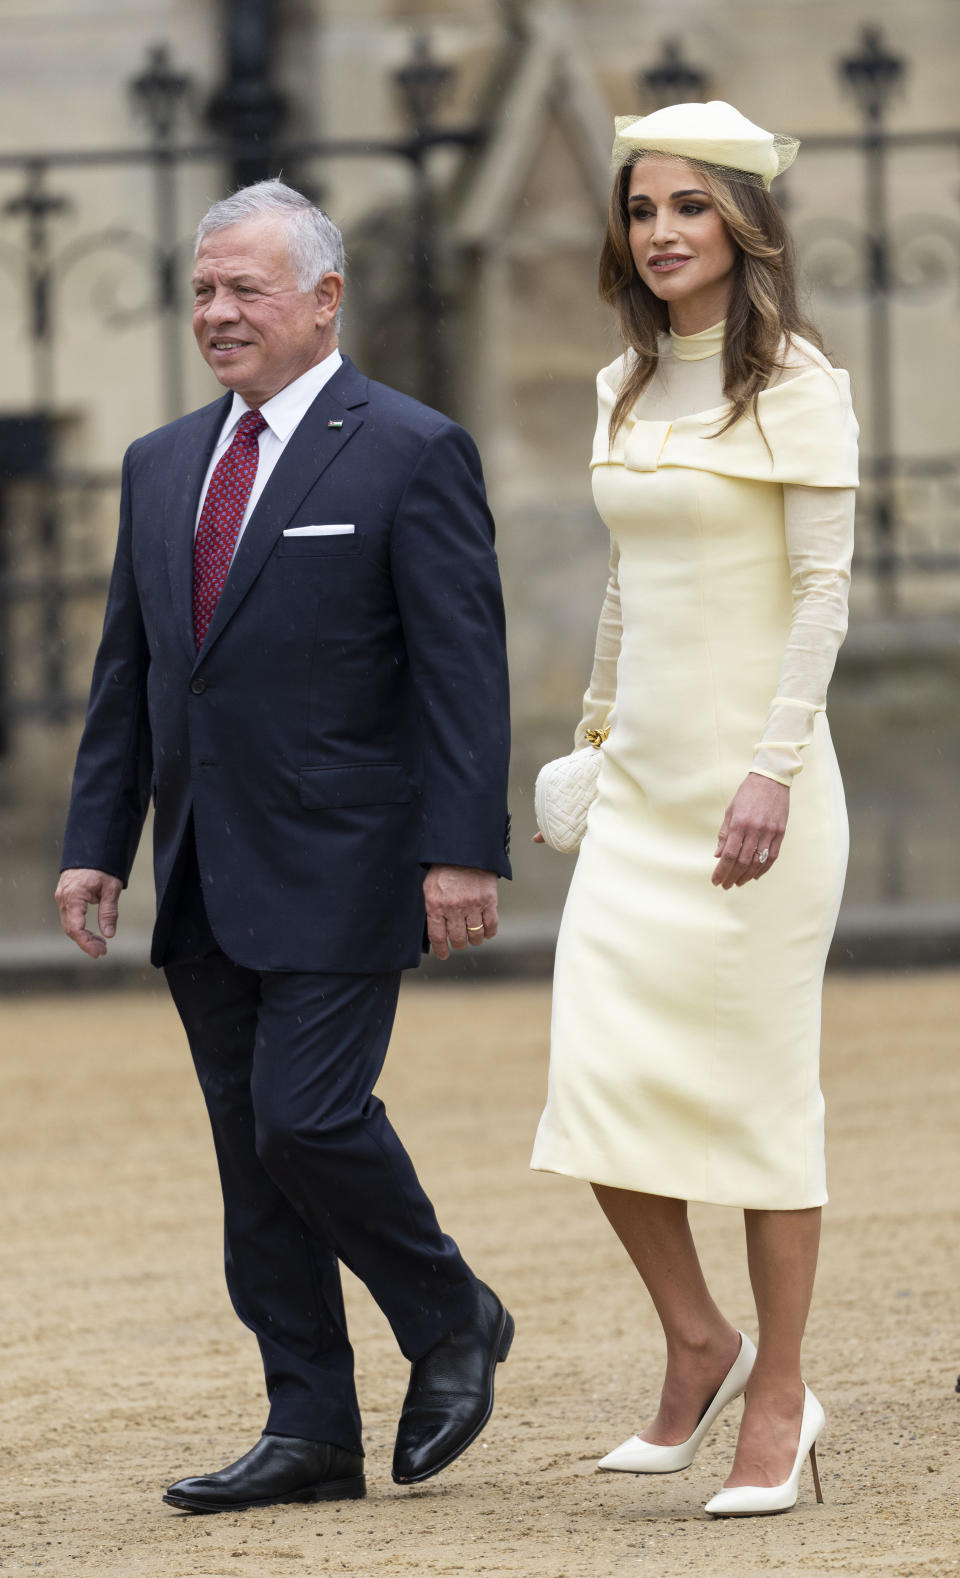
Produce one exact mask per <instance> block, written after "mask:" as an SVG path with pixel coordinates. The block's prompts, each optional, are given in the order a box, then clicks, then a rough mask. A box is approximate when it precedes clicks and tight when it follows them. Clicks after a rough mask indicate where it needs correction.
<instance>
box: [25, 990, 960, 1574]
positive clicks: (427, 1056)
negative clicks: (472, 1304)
mask: <svg viewBox="0 0 960 1578" xmlns="http://www.w3.org/2000/svg"><path fill="white" fill-rule="evenodd" d="M97 968H103V966H97ZM547 1008H548V993H547V989H546V987H544V986H539V985H536V986H514V987H507V986H500V987H471V988H449V987H444V986H437V985H433V984H431V985H425V986H416V987H410V988H408V989H407V992H406V995H405V998H404V1001H403V1003H402V1008H401V1017H400V1021H399V1024H398V1028H397V1033H396V1037H395V1042H394V1047H393V1050H392V1053H391V1059H390V1065H389V1071H388V1075H387V1077H386V1078H385V1080H384V1082H383V1089H384V1093H385V1095H386V1098H387V1100H388V1102H389V1104H390V1106H391V1109H392V1112H393V1116H394V1119H395V1121H396V1123H397V1125H398V1127H399V1128H400V1130H401V1132H402V1133H403V1134H404V1136H405V1138H406V1140H407V1142H408V1145H409V1147H410V1149H411V1150H412V1152H413V1154H414V1156H415V1157H416V1159H417V1161H418V1164H419V1166H420V1170H421V1173H422V1175H423V1177H424V1180H425V1182H426V1184H427V1185H428V1187H429V1189H430V1190H431V1192H432V1193H433V1195H434V1197H435V1199H436V1201H437V1203H438V1206H439V1209H440V1213H441V1218H442V1220H443V1221H444V1222H445V1224H446V1225H447V1226H448V1227H449V1229H450V1230H451V1231H453V1232H454V1233H455V1234H456V1235H457V1236H458V1237H459V1239H460V1242H461V1244H462V1245H463V1248H464V1249H465V1251H466V1252H467V1254H468V1256H469V1257H470V1259H471V1260H472V1261H473V1262H474V1264H475V1265H476V1267H477V1268H478V1270H480V1272H481V1273H482V1274H483V1275H485V1276H486V1277H488V1278H489V1279H490V1280H491V1281H492V1282H494V1283H495V1284H496V1286H497V1288H498V1289H499V1290H500V1291H501V1292H502V1294H503V1296H504V1297H505V1299H506V1300H507V1301H508V1302H509V1304H510V1306H511V1308H512V1309H513V1311H514V1313H515V1315H516V1317H517V1327H518V1336H517V1341H516V1343H515V1345H514V1349H513V1353H512V1354H511V1357H510V1361H509V1363H508V1364H506V1365H505V1366H503V1367H501V1369H500V1371H499V1385H498V1407H497V1411H496V1413H495V1415H494V1418H493V1420H492V1422H491V1424H490V1426H489V1427H488V1429H487V1431H486V1432H485V1434H484V1436H483V1437H482V1438H481V1440H480V1442H478V1443H477V1444H476V1445H475V1446H474V1447H473V1449H472V1450H471V1451H470V1452H469V1453H468V1454H467V1455H466V1456H465V1457H464V1458H462V1459H461V1460H460V1462H459V1463H457V1464H456V1465H455V1466H454V1467H453V1468H451V1469H450V1470H448V1471H447V1473H446V1474H444V1475H443V1476H441V1477H440V1478H439V1479H437V1480H434V1481H433V1482H431V1483H430V1484H428V1485H427V1486H425V1487H423V1488H421V1489H420V1490H417V1491H408V1490H401V1489H399V1488H398V1487H396V1486H394V1485H393V1484H392V1482H391V1480H390V1473H389V1465H390V1455H391V1450H392V1441H393V1431H394V1427H395V1421H396V1417H397V1412H398V1409H399V1405H400V1401H401V1398H402V1395H403V1390H404V1386H405V1382H406V1367H405V1365H404V1364H403V1362H402V1360H401V1359H400V1358H399V1356H398V1354H397V1353H396V1351H395V1349H394V1347H393V1343H392V1340H391V1337H390V1333H389V1331H388V1329H387V1327H386V1325H385V1323H384V1321H383V1318H382V1316H381V1315H380V1313H379V1311H378V1310H377V1309H376V1308H375V1307H374V1306H373V1304H372V1303H371V1301H370V1299H369V1298H368V1296H367V1294H366V1292H365V1290H364V1289H362V1288H360V1287H359V1286H358V1285H357V1284H356V1283H351V1284H350V1287H349V1288H348V1297H349V1302H350V1307H351V1315H352V1320H353V1327H354V1332H355V1341H356V1346H357V1350H358V1359H359V1369H360V1383H359V1384H360V1387H361V1398H362V1403H363V1407H364V1415H365V1423H366V1444H367V1451H368V1458H367V1464H368V1483H369V1493H368V1498H367V1500H366V1501H365V1502H354V1503H345V1504H340V1505H333V1506H327V1507H308V1508H304V1507H290V1508H272V1509H268V1510H263V1511H258V1512H248V1513H243V1514H233V1515H226V1516H220V1517H213V1518H193V1517H189V1516H184V1515H180V1514H177V1513H175V1512H174V1511H172V1509H170V1508H167V1507H165V1506H163V1505H162V1503H161V1501H160V1494H161V1491H162V1488H163V1486H164V1484H165V1483H166V1482H167V1481H168V1480H170V1479H171V1478H174V1477H177V1476H179V1475H181V1474H184V1473H190V1472H202V1471H205V1470H209V1469H211V1468H214V1467H219V1466H221V1465H222V1464H223V1463H225V1462H227V1461H229V1460H230V1459H231V1458H233V1457H234V1456H237V1455H239V1453H240V1452H242V1451H244V1450H246V1448H247V1447H248V1446H250V1445H251V1444H252V1442H253V1440H254V1439H255V1438H256V1436H257V1434H258V1433H259V1429H260V1426H261V1422H262V1419H263V1413H264V1408H263V1401H262V1397H261V1392H260V1377H259V1371H258V1359H257V1355H256V1351H255V1348H254V1345H253V1341H252V1339H251V1338H250V1337H249V1336H248V1335H247V1334H246V1333H245V1332H244V1331H243V1329H242V1328H241V1327H240V1326H239V1324H238V1323H237V1322H236V1320H235V1319H234V1317H233V1315H232V1312H231V1311H230V1309H229V1307H228V1304H227V1300H226V1295H225V1293H224V1290H223V1286H222V1280H221V1270H220V1266H219V1258H220V1220H219V1200H218V1193H217V1185H216V1180H215V1175H214V1170H213V1163H212V1156H211V1147H210V1144H209V1139H208V1134H207V1128H206V1119H205V1115H204V1113H203V1110H202V1107H201V1103H200V1099H199V1095H198V1093H197V1091H196V1089H195V1088H194V1084H193V1080H192V1075H191V1072H190V1070H189V1067H188V1062H187V1056H186V1052H185V1049H184V1046H183V1045H182V1042H181V1037H180V1032H179V1028H178V1025H177V1023H176V1022H175V1019H174V1016H173V1012H172V1009H171V1008H170V1007H169V1005H168V1004H167V1002H166V1000H165V998H164V997H163V996H161V995H159V994H158V995H148V994H144V995H138V996H118V995H111V996H104V997H100V996H95V997H89V998H88V997H84V999H83V1000H81V1001H73V1002H71V1001H70V1000H69V999H67V998H52V999H46V1000H34V1001H24V1002H21V1003H17V1004H14V1003H11V1002H10V1001H9V1000H8V1001H6V1002H4V1003H0V1042H2V1058H0V1180H2V1199H3V1217H2V1221H3V1231H2V1241H0V1266H2V1282H0V1345H2V1355H3V1364H2V1377H3V1381H2V1388H3V1389H2V1399H0V1408H2V1489H0V1496H2V1514H0V1572H2V1574H3V1575H4V1578H8V1575H13V1574H17V1575H20V1574H32V1573H35V1572H41V1573H46V1574H56V1575H57V1578H63V1575H69V1578H100V1575H101V1574H104V1575H107V1574H109V1575H114V1574H117V1575H123V1578H200V1575H204V1578H263V1575H276V1578H309V1575H313V1574H333V1575H337V1574H343V1573H346V1574H351V1575H357V1578H379V1575H381V1574H382V1575H386V1574H391V1575H397V1578H411V1575H419V1574H424V1575H426V1574H429V1575H435V1578H445V1575H453V1574H485V1575H493V1578H500V1575H502V1578H528V1575H529V1578H534V1575H536V1578H619V1575H622V1574H646V1573H649V1574H656V1575H657V1578H672V1575H675V1574H676V1575H680V1574H692V1573H697V1574H704V1575H710V1578H716V1575H719V1578H726V1575H730V1578H734V1575H735V1578H754V1575H759V1574H767V1573H777V1574H780V1575H783V1578H792V1575H800V1574H802V1575H804V1578H808V1575H811V1578H816V1575H819V1574H834V1575H843V1578H868V1575H872V1574H877V1575H883V1578H940V1575H943V1574H955V1573H960V1542H958V1533H960V1525H958V1521H957V1508H958V1489H960V1468H958V1462H957V1445H956V1433H957V1424H958V1421H960V1397H958V1396H956V1395H954V1390H953V1388H954V1382H955V1379H956V1376H957V1372H958V1370H960V1329H958V1323H957V1321H956V1310H957V1299H956V1271H957V1266H956V1237H957V1231H956V1229H957V1216H956V1208H957V1203H958V1201H957V1197H958V1192H960V1187H958V1185H960V1179H958V1171H960V1169H958V1166H957V1127H958V1124H957V1119H958V1112H960V1067H958V1061H957V1055H956V1053H957V1040H958V1034H957V1026H958V1021H960V977H958V976H950V975H930V976H923V977H914V978H912V979H896V980H894V979H876V978H863V977H861V978H842V977H836V978H834V979H833V980H832V981H831V982H830V983H829V988H828V993H827V1003H826V1028H825V1059H824V1061H825V1087H826V1092H827V1098H828V1115H829V1133H830V1162H831V1186H832V1197H833V1198H832V1204H831V1207H830V1210H829V1214H828V1217H827V1226H826V1235H825V1243H824V1250H823V1257H822V1263H821V1274H820V1279H819V1284H818V1291H817V1296H816V1301H815V1307H814V1311H813V1316H812V1319H811V1325H810V1331H809V1339H808V1347H807V1370H808V1378H809V1380H810V1382H811V1384H812V1385H813V1387H814V1388H815V1390H816V1391H817V1393H818V1394H819V1396H820V1397H821V1399H822V1401H823V1402H824V1403H825V1406H826V1409H827V1415H828V1427H827V1432H826V1433H825V1435H824V1437H823V1438H822V1449H821V1454H820V1456H821V1472H822V1475H823V1484H824V1495H825V1498H826V1504H825V1505H824V1506H823V1507H817V1506H816V1504H815V1503H814V1500H813V1495H812V1489H811V1486H810V1484H809V1481H808V1480H806V1479H805V1480H804V1482H803V1487H802V1493H801V1501H800V1505H799V1506H798V1508H797V1509H796V1510H795V1511H794V1512H793V1513H791V1514H788V1515H787V1516H785V1517H781V1518H771V1519H757V1520H751V1521H745V1522H740V1521H730V1522H714V1521H713V1520H711V1519H708V1518H707V1517H706V1516H705V1515H704V1513H703V1511H702V1506H703V1502H704V1501H705V1500H706V1498H707V1497H708V1496H709V1495H710V1494H711V1493H712V1491H713V1490H714V1489H715V1488H716V1487H718V1486H719V1484H720V1483H721V1482H722V1480H723V1477H724V1475H725V1473H726V1471H727V1465H728V1463H729V1460H730V1457H731V1453H732V1444H733V1440H734V1432H735V1429H736V1414H737V1410H736V1409H731V1410H729V1411H728V1414H727V1415H725V1416H724V1417H723V1419H722V1420H721V1422H720V1425H719V1427H718V1429H717V1431H716V1433H715V1435H714V1437H713V1438H712V1439H711V1440H710V1442H709V1443H708V1445H707V1446H706V1447H705V1448H704V1449H703V1450H702V1452H701V1454H700V1456H699V1458H698V1459H697V1461H696V1463H695V1465H694V1466H693V1468H692V1469H691V1470H690V1471H689V1472H688V1473H686V1474H680V1475H675V1476H671V1477H669V1478H664V1479H652V1478H648V1479H639V1478H634V1477H633V1476H626V1475H624V1476H620V1475H597V1474H595V1472H594V1463H595V1460H596V1458H597V1457H598V1455H599V1454H600V1453H602V1452H603V1451H605V1450H606V1449H608V1448H609V1447H611V1446H612V1445H614V1444H616V1443H617V1442H618V1441H620V1440H621V1439H622V1438H623V1437H624V1436H626V1435H628V1434H629V1433H630V1432H631V1431H632V1430H633V1429H635V1428H638V1427H639V1426H640V1424H641V1422H642V1421H643V1420H644V1419H645V1418H646V1416H647V1415H648V1414H649V1412H650V1409H651V1405H652V1402H653V1399H654V1396H655V1393H656V1390H657V1385H658V1375H659V1370H660V1364H661V1346H660V1341H659V1339H658V1336H657V1328H656V1324H655V1321H654V1317H653V1315H652V1313H651V1311H650V1310H649V1308H648V1306H647V1302H646V1298H645V1295H644V1294H643V1292H642V1291H641V1289H640V1288H639V1286H638V1285H637V1284H636V1282H635V1279H634V1277H633V1275H632V1273H631V1270H630V1268H629V1266H628V1264H627V1263H626V1261H625V1259H624V1258H623V1256H622V1252H621V1251H620V1250H619V1248H618V1246H617V1245H616V1243H615V1242H614V1241H613V1239H612V1237H611V1235H610V1234H609V1232H608V1231H607V1230H606V1228H605V1227H604V1226H603V1224H602V1222H601V1219H600V1217H599V1213H598V1211H597V1209H596V1207H595V1206H594V1204H593V1203H592V1200H591V1198H590V1196H589V1193H588V1191H587V1189H586V1187H585V1186H581V1185H577V1184H575V1183H573V1182H571V1181H569V1180H565V1179H558V1178H551V1177H545V1176H542V1175H535V1174H531V1173H529V1172H528V1171H527V1165H526V1164H527V1156H528V1150H529V1144H530V1138H531V1134H532V1132H533V1128H534V1125H535V1121H536V1117H537V1115H538V1112H539V1108H540V1103H541V1096H542V1091H543V1082H544V1069H545V1058H546V1044H545V1032H546V1023H547ZM771 1008H772V1011H775V1010H776V1005H775V1004H773V1005H771ZM427 1092H430V1093H431V1095H430V1099H429V1100H427V1099H426V1097H427ZM695 1214H696V1223H697V1226H698V1229H699V1230H700V1236H701V1240H702V1244H703V1248H704V1259H705V1262H706V1264H707V1268H708V1272H709V1275H710V1277H711V1279H712V1281H713V1283H714V1285H715V1288H716V1290H717V1292H718V1294H719V1295H720V1297H721V1300H722V1302H723V1303H724V1304H725V1306H726V1308H727V1310H728V1312H729V1314H730V1315H731V1317H732V1318H733V1319H734V1320H735V1321H737V1322H738V1323H741V1324H743V1323H746V1324H747V1325H748V1326H750V1324H751V1320H752V1316H751V1303H750V1298H749V1291H748V1284H747V1281H746V1274H745V1268H744V1260H743V1249H742V1231H741V1224H740V1222H739V1220H738V1217H737V1214H736V1213H734V1212H730V1211H719V1210H713V1209H707V1208H702V1207H701V1208H699V1209H698V1210H697V1211H696V1213H695Z"/></svg>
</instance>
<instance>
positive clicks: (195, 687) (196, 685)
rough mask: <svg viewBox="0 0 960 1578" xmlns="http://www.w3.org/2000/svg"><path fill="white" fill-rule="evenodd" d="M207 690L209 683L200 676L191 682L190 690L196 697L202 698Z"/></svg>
mask: <svg viewBox="0 0 960 1578" xmlns="http://www.w3.org/2000/svg"><path fill="white" fill-rule="evenodd" d="M206 688H207V682H206V680H205V679H204V678H203V677H202V675H200V674H198V675H197V676H196V678H195V679H192V680H191V681H190V690H191V693H192V694H193V695H194V696H202V695H203V693H204V691H205V690H206Z"/></svg>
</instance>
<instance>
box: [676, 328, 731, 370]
mask: <svg viewBox="0 0 960 1578" xmlns="http://www.w3.org/2000/svg"><path fill="white" fill-rule="evenodd" d="M725 327H726V319H725V318H724V319H722V320H721V321H720V322H719V323H715V324H714V325H713V327H712V328H710V329H701V330H700V333H699V334H674V332H673V330H672V329H671V330H670V344H671V346H672V347H673V354H674V356H675V357H676V358H677V360H678V361H680V362H703V361H706V359H707V357H708V356H718V355H719V354H720V352H721V351H722V350H723V331H724V328H725Z"/></svg>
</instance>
